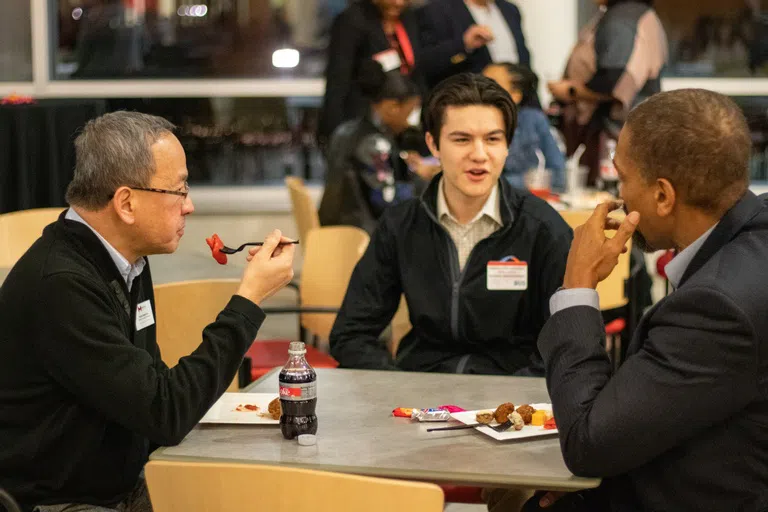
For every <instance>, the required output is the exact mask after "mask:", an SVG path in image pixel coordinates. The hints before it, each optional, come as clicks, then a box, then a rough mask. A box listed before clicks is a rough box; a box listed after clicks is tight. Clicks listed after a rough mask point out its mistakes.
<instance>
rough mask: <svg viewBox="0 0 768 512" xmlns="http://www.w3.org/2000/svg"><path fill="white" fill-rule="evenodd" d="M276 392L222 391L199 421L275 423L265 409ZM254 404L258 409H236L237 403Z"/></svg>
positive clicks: (254, 423) (275, 395)
mask: <svg viewBox="0 0 768 512" xmlns="http://www.w3.org/2000/svg"><path fill="white" fill-rule="evenodd" d="M275 398H277V393H224V394H223V395H222V396H221V398H219V399H218V401H216V403H215V404H213V407H211V408H210V409H209V410H208V412H207V413H205V416H203V419H201V420H200V423H243V424H249V425H251V424H252V425H277V424H278V423H279V421H278V420H273V419H272V417H271V416H270V415H269V411H268V410H267V408H268V406H269V402H271V401H272V400H274V399H275ZM246 404H247V405H255V406H258V408H259V410H258V411H255V412H254V411H238V410H237V406H238V405H246Z"/></svg>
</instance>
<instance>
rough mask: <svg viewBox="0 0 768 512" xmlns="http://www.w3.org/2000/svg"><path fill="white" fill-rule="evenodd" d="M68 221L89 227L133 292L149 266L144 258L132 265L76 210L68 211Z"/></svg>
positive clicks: (129, 289) (66, 217) (66, 216)
mask: <svg viewBox="0 0 768 512" xmlns="http://www.w3.org/2000/svg"><path fill="white" fill-rule="evenodd" d="M64 218H65V219H67V220H73V221H75V222H79V223H80V224H85V225H86V226H88V228H89V229H90V230H91V231H93V233H94V234H95V235H96V236H97V237H98V239H99V240H100V241H101V243H102V245H103V246H104V247H105V248H106V249H107V252H108V253H109V255H110V256H111V257H112V261H114V262H115V266H116V267H117V270H118V271H119V272H120V275H121V276H123V279H124V280H125V284H126V285H128V291H131V286H133V280H134V279H136V278H137V277H139V275H141V272H142V270H144V266H145V265H146V264H147V261H146V260H145V259H144V258H139V259H138V261H137V262H136V263H135V264H133V265H131V263H130V262H129V261H128V260H127V259H126V258H125V256H123V255H122V254H120V253H119V252H118V250H117V249H115V248H114V247H112V244H110V243H109V242H107V240H106V239H105V238H104V237H103V236H101V234H100V233H99V232H98V231H96V230H95V229H93V228H92V227H91V225H90V224H88V223H87V222H85V219H83V218H82V217H81V216H80V215H78V214H77V212H76V211H75V210H73V209H72V208H70V209H69V210H67V214H66V215H65V216H64Z"/></svg>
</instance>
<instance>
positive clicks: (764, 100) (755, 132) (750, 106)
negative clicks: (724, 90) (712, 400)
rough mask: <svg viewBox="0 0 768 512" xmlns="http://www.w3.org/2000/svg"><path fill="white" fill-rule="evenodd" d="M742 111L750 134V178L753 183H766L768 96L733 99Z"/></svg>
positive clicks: (767, 169)
mask: <svg viewBox="0 0 768 512" xmlns="http://www.w3.org/2000/svg"><path fill="white" fill-rule="evenodd" d="M733 99H734V101H736V103H738V104H739V106H740V107H741V108H742V110H744V115H745V116H746V118H747V122H748V123H749V127H750V130H751V132H752V145H753V146H752V161H751V165H750V178H751V179H752V181H753V182H763V183H764V182H766V181H768V96H752V97H749V96H741V97H736V98H733Z"/></svg>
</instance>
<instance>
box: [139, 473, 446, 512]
mask: <svg viewBox="0 0 768 512" xmlns="http://www.w3.org/2000/svg"><path fill="white" fill-rule="evenodd" d="M145 475H146V478H147V488H148V489H149V496H150V499H151V501H152V508H153V509H154V511H155V512H218V511H221V512H229V511H231V510H264V511H269V512H295V511H297V510H311V511H312V512H347V511H348V512H352V511H355V512H356V511H358V510H365V511H366V512H389V511H392V510H404V511H409V510H412V511H418V512H441V511H442V510H443V493H442V491H441V490H440V488H439V487H438V486H436V485H434V484H427V483H419V482H408V481H403V480H390V479H384V478H373V477H366V476H357V475H347V474H342V473H331V472H326V471H315V470H310V469H299V468H292V467H286V466H259V465H250V464H235V463H204V462H170V461H150V462H149V463H147V465H146V466H145Z"/></svg>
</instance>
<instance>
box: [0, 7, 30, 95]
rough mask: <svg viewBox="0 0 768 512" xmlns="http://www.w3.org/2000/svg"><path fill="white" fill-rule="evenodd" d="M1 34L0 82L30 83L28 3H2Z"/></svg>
mask: <svg viewBox="0 0 768 512" xmlns="http://www.w3.org/2000/svg"><path fill="white" fill-rule="evenodd" d="M0 34H3V35H2V37H0V82H29V81H32V29H31V24H30V9H29V0H3V16H0Z"/></svg>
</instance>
